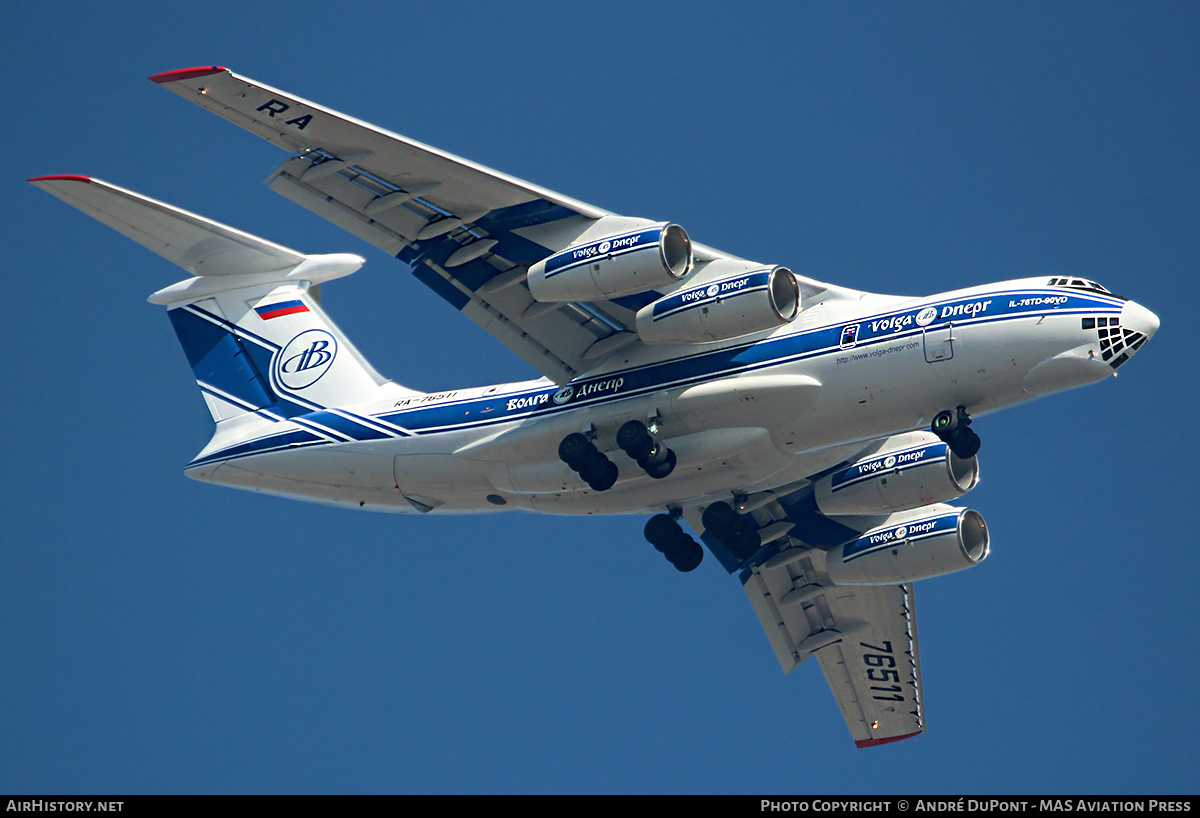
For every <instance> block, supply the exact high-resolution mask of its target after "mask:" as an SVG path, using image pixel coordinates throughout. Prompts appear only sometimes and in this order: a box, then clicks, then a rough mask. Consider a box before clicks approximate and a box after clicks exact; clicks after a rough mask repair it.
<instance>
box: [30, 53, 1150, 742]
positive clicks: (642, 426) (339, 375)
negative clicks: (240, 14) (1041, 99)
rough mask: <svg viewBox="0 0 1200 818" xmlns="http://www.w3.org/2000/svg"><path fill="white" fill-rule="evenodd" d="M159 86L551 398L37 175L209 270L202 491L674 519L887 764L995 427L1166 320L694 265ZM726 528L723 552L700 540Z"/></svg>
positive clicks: (669, 554) (145, 201)
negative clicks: (415, 348)
mask: <svg viewBox="0 0 1200 818" xmlns="http://www.w3.org/2000/svg"><path fill="white" fill-rule="evenodd" d="M151 79H152V80H153V81H154V82H156V83H158V84H159V85H162V86H163V87H164V88H167V89H168V90H170V91H173V92H174V93H176V94H178V95H180V96H182V97H183V98H185V99H187V100H189V101H191V102H194V103H196V104H197V105H200V106H201V107H204V108H207V109H208V110H210V111H212V112H214V113H216V114H218V115H220V116H222V117H224V118H226V119H228V120H230V121H231V122H233V123H234V124H237V125H239V126H241V127H243V128H245V129H247V130H249V131H251V132H252V133H255V134H257V135H259V136H261V137H262V138H264V139H266V140H268V141H270V142H272V143H273V144H275V145H277V146H279V147H282V148H284V149H285V150H287V151H288V152H289V156H288V158H287V159H286V160H284V162H283V163H282V164H281V165H280V166H279V167H278V168H277V169H276V171H275V172H274V174H273V175H272V177H271V180H270V187H271V189H272V190H274V191H276V192H278V193H281V194H283V195H284V196H286V197H288V198H289V199H291V200H293V201H295V202H296V203H298V204H300V205H302V206H304V207H305V208H307V209H309V210H311V211H313V212H314V213H316V214H317V215H319V216H322V217H324V218H327V219H329V220H331V221H333V222H334V223H336V224H338V225H340V226H342V227H344V228H346V229H347V230H349V231H350V232H352V233H354V234H355V235H356V236H358V237H359V238H362V239H364V240H366V241H368V242H370V243H371V244H373V245H375V246H376V247H379V248H381V249H383V250H384V251H385V252H387V253H389V254H391V255H394V256H396V257H397V258H399V259H400V260H401V261H402V262H404V263H406V264H407V265H409V266H410V267H411V269H412V272H413V275H414V276H415V277H416V278H417V279H418V280H420V281H421V282H422V283H424V284H426V285H427V286H428V287H429V288H430V289H432V290H433V291H434V292H435V293H437V295H439V296H441V298H442V299H443V300H445V301H446V302H448V303H449V304H450V305H451V306H452V307H453V308H454V309H457V310H459V311H460V312H462V313H464V314H465V315H466V316H467V317H468V318H470V319H471V320H473V321H475V322H477V323H478V324H479V325H480V326H481V327H483V328H484V329H485V330H487V331H488V332H489V333H491V334H492V335H493V336H494V337H495V338H496V339H497V340H498V341H500V342H501V343H502V344H504V345H505V346H507V347H508V348H509V349H511V350H512V351H513V352H515V353H516V354H517V355H519V356H520V357H521V358H523V359H524V360H525V361H527V362H528V363H529V364H530V365H531V366H533V367H534V369H536V370H537V371H538V372H539V373H540V375H541V376H542V377H540V378H538V379H537V380H531V381H526V382H523V383H510V384H495V385H487V386H477V387H462V388H451V389H448V390H445V391H441V392H433V393H428V392H422V391H419V390H416V389H411V388H408V387H405V386H401V385H399V384H397V383H395V382H393V381H391V380H389V379H387V378H385V377H383V376H382V375H380V374H379V373H377V372H376V371H375V370H374V369H373V368H372V367H371V365H370V364H369V363H368V362H367V360H366V358H365V357H364V356H363V355H362V354H361V353H360V352H359V351H358V350H357V349H356V348H355V347H354V345H353V344H352V343H351V342H350V340H349V339H348V338H347V337H346V336H345V335H344V334H343V333H342V332H341V331H340V330H339V329H338V328H337V326H336V325H335V324H334V323H333V321H332V320H331V319H330V317H329V316H327V315H326V314H325V312H324V311H323V310H322V308H321V305H320V303H319V301H318V299H317V297H316V293H317V289H316V285H318V284H322V283H323V282H326V281H331V280H333V279H336V278H339V277H341V276H345V275H349V274H351V273H353V272H355V271H356V270H357V269H358V268H359V267H360V266H361V265H362V264H363V263H364V260H363V259H362V258H361V257H359V256H356V255H350V254H333V255H306V254H304V253H300V252H297V251H295V250H292V249H290V248H287V247H282V246H280V245H277V244H274V243H272V242H270V241H267V240H265V239H260V238H258V237H256V236H252V235H250V234H248V233H244V232H242V231H240V230H236V229H234V228H231V227H228V226H225V225H222V224H218V223H217V222H214V221H211V220H209V219H206V218H204V217H202V216H198V215H196V214H194V213H189V212H187V211H184V210H180V209H179V208H176V207H174V206H172V205H168V204H165V203H163V202H159V201H156V200H154V199H150V198H148V197H146V196H143V195H141V194H138V193H134V192H132V191H129V190H125V189H123V188H120V187H117V186H116V185H112V184H109V183H107V182H103V181H100V180H98V179H93V178H89V177H85V176H44V177H38V178H36V179H32V180H30V181H31V182H33V183H34V184H36V185H37V186H39V187H41V188H42V189H44V190H46V191H47V192H49V193H51V194H53V195H55V196H57V197H59V198H60V199H63V200H64V201H66V202H67V203H68V204H71V205H73V206H74V207H77V208H78V209H80V210H82V211H83V212H85V213H87V214H88V215H90V216H93V217H94V218H97V219H99V220H100V221H102V222H104V223H105V224H107V225H108V226H110V227H112V228H113V229H115V230H117V231H118V232H120V233H122V234H124V235H126V236H128V237H130V238H132V239H133V240H135V241H137V242H139V243H141V244H142V245H143V246H145V247H147V248H148V249H150V250H153V251H154V252H155V253H158V254H159V255H161V256H163V257H164V258H166V259H168V260H169V261H171V262H173V263H175V264H176V265H178V266H179V267H181V268H183V269H184V270H185V271H187V273H188V274H189V277H187V278H185V279H184V280H182V281H179V282H177V283H175V284H172V285H170V286H167V287H165V288H163V289H161V290H159V291H158V292H156V293H154V294H153V295H152V296H151V297H150V300H151V301H152V302H153V303H155V304H159V305H162V306H163V307H165V308H166V310H167V316H168V318H169V320H170V321H171V324H172V326H173V327H174V329H175V332H176V334H177V336H178V338H179V342H180V345H181V346H182V348H183V351H184V354H185V356H186V358H187V361H188V364H189V365H190V366H191V368H192V371H193V373H194V375H195V378H196V382H197V385H198V386H199V387H200V391H201V394H202V395H203V398H204V401H205V403H206V405H207V406H208V409H209V411H210V413H211V414H212V418H213V421H214V425H215V431H214V433H213V436H212V439H211V440H210V441H209V442H208V444H207V445H206V446H205V447H204V448H203V449H202V450H201V451H200V452H199V453H198V454H197V455H196V457H195V458H194V459H193V460H192V462H191V463H189V464H188V465H187V466H186V468H185V472H186V474H187V475H188V476H190V477H193V478H195V479H197V480H202V481H206V482H210V483H219V484H222V485H226V486H234V487H238V488H245V489H250V490H254V491H260V492H266V493H270V494H276V495H280V496H284V497H290V498H295V499H301V500H308V501H313V502H320V503H327V504H332V505H341V506H347V507H353V508H367V509H373V510H379V511H394V512H409V513H419V514H446V513H466V512H483V511H502V510H514V509H524V510H527V511H538V512H548V513H557V514H597V513H601V514H643V515H650V516H649V519H648V520H647V521H646V523H645V528H644V535H645V537H646V539H647V540H648V541H649V542H650V544H651V545H653V546H654V548H655V549H657V550H658V551H659V552H660V553H661V554H662V555H663V556H664V557H665V558H666V560H667V561H668V562H670V563H671V564H672V565H674V566H675V567H676V568H678V569H679V570H681V571H691V570H694V569H695V568H697V567H698V566H699V565H700V564H701V562H702V560H703V558H704V555H705V553H706V552H707V553H709V554H711V555H712V557H713V558H715V560H716V562H717V563H719V564H720V565H721V566H722V567H723V568H724V569H725V570H726V571H728V572H729V573H730V574H734V575H736V576H737V577H738V578H739V580H740V582H741V584H742V587H743V588H744V590H745V592H746V595H747V598H748V599H749V601H750V604H751V605H752V606H753V608H754V610H755V612H756V613H757V614H758V616H759V619H760V621H761V622H762V625H763V629H764V632H765V634H766V636H767V639H768V641H769V643H770V644H771V647H772V649H773V650H774V652H775V655H776V658H777V659H778V661H779V663H780V665H781V666H782V667H783V669H784V670H785V671H791V670H792V669H793V668H795V667H796V666H798V665H799V664H800V663H801V662H803V661H804V660H805V659H807V658H809V657H811V656H815V657H816V659H817V661H818V663H819V664H820V666H821V668H822V670H823V671H824V673H825V677H826V680H827V681H828V683H829V686H830V689H831V690H832V691H833V693H834V696H835V698H836V700H837V702H838V705H839V707H840V709H841V711H842V715H843V716H844V718H845V720H846V723H847V726H848V727H849V729H850V733H851V736H852V737H853V739H854V741H855V742H856V744H858V746H860V747H866V746H874V745H879V744H886V743H889V742H893V741H897V740H899V739H902V738H908V737H910V736H914V735H917V734H919V733H921V732H923V731H924V730H925V729H926V721H925V702H924V697H923V694H922V679H921V662H920V650H919V641H918V637H917V624H916V603H915V598H914V592H913V582H914V581H915V580H918V579H923V578H926V577H931V576H936V575H939V574H945V573H950V572H953V571H958V570H963V569H966V568H970V567H973V566H975V565H977V564H979V563H980V562H982V561H983V560H984V559H985V558H986V557H987V555H988V553H989V550H990V546H991V543H990V536H989V532H988V528H987V525H986V523H985V522H984V519H983V517H982V516H981V515H980V514H979V512H977V511H974V510H972V509H966V508H961V507H956V506H951V505H948V503H949V502H950V501H953V500H956V499H958V498H960V497H962V496H964V495H965V494H966V493H967V492H969V491H970V490H971V489H973V488H974V487H975V485H976V484H977V482H978V480H979V462H978V457H977V452H978V451H979V449H980V445H981V441H980V437H979V435H978V434H977V433H976V431H975V429H974V428H972V423H973V421H974V420H975V419H977V418H978V417H980V416H981V415H984V414H986V413H988V412H992V411H995V410H997V409H1002V408H1005V407H1007V406H1011V405H1014V404H1017V403H1021V402H1023V401H1026V400H1030V399H1032V398H1034V397H1038V396H1041V395H1046V394H1049V393H1052V392H1057V391H1061V390H1064V389H1070V388H1072V387H1076V386H1082V385H1085V384H1089V383H1096V382H1099V381H1102V380H1106V379H1107V378H1109V377H1111V376H1112V375H1114V374H1115V373H1116V371H1117V370H1118V369H1119V368H1120V367H1121V366H1123V365H1124V364H1125V363H1127V362H1128V361H1129V359H1130V358H1131V357H1133V356H1134V355H1136V354H1137V353H1138V352H1139V351H1140V349H1141V348H1142V346H1143V345H1144V344H1145V342H1146V341H1147V340H1148V339H1149V338H1151V337H1152V336H1153V335H1154V333H1155V331H1156V330H1157V329H1158V319H1157V318H1156V317H1155V316H1154V314H1153V313H1151V312H1150V311H1149V310H1147V309H1146V308H1144V307H1142V306H1140V305H1138V304H1136V303H1134V302H1132V301H1130V300H1128V299H1126V298H1123V297H1120V296H1116V295H1114V294H1112V293H1111V292H1109V291H1108V290H1106V289H1105V288H1104V287H1102V286H1100V285H1099V284H1097V283H1096V282H1094V281H1091V280H1088V279H1083V278H1076V277H1070V276H1055V277H1051V278H1046V277H1036V278H1024V279H1018V280H1014V281H1005V282H1000V283H997V284H989V285H985V286H979V287H971V288H966V289H961V290H955V291H953V292H947V293H940V294H937V295H933V296H929V297H925V298H914V297H907V296H891V295H879V294H874V293H865V292H858V291H855V290H850V289H846V288H843V287H837V286H834V285H832V284H827V283H824V282H820V281H814V280H812V279H809V278H806V277H804V276H800V275H797V274H795V273H793V272H792V271H791V270H790V269H788V268H787V267H783V266H779V265H777V264H770V263H764V262H760V261H751V260H747V259H740V258H736V257H732V256H729V255H727V254H724V253H721V252H719V251H717V250H714V249H712V248H709V247H706V246H704V245H702V244H698V243H695V242H694V241H693V240H692V239H691V237H689V236H688V234H687V232H686V231H685V230H684V229H683V228H682V227H681V226H680V225H677V224H674V223H671V222H668V221H656V220H650V219H640V218H629V217H625V216H620V215H617V214H613V213H609V212H607V211H605V210H602V209H600V208H596V207H594V206H592V205H589V204H586V203H584V202H580V201H577V200H575V199H571V198H569V197H566V196H563V195H561V194H558V193H555V192H553V191H550V190H546V189H544V188H541V187H538V186H536V185H533V184H530V183H528V182H524V181H522V180H520V179H516V178H514V177H511V176H507V175H505V174H502V173H499V172H497V171H494V170H491V169H489V168H486V167H483V166H481V165H478V164H475V163H473V162H469V161H467V160H464V159H461V158H459V157H456V156H452V155H450V154H448V153H445V152H444V151H439V150H437V149H435V148H432V147H429V146H427V145H423V144H421V143H419V142H416V141H413V140H411V139H407V138H405V137H402V136H399V135H397V134H393V133H389V132H387V131H384V130H381V129H378V128H375V127H373V126H371V125H368V124H366V123H364V122H361V121H359V120H356V119H353V118H351V117H348V116H345V115H343V114H339V113H337V112H335V111H331V110H329V109H327V108H324V107H322V106H320V105H316V104H314V103H312V102H309V101H307V100H304V99H301V98H299V97H296V96H293V95H290V94H286V93H284V92H282V91H279V90H277V89H274V88H271V87H269V86H266V85H263V84H261V83H257V82H255V81H253V80H250V79H247V78H245V77H241V76H238V75H237V74H234V73H233V72H231V71H229V70H227V69H225V68H221V67H219V66H206V67H200V68H191V69H184V70H180V71H171V72H168V73H166V74H159V75H156V76H154V77H151ZM685 525H686V526H687V527H688V528H690V529H691V530H692V531H693V532H695V533H697V534H699V535H700V539H701V540H702V543H703V545H701V543H698V542H697V541H696V539H695V538H694V537H693V536H692V535H691V534H689V533H687V531H686V530H685Z"/></svg>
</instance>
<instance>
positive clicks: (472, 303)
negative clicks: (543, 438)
mask: <svg viewBox="0 0 1200 818" xmlns="http://www.w3.org/2000/svg"><path fill="white" fill-rule="evenodd" d="M151 79H152V80H153V81H154V82H156V83H159V84H161V85H162V86H163V87H165V88H167V89H169V90H171V91H174V92H175V93H176V94H179V95H180V96H182V97H183V98H185V99H188V100H189V101H191V102H194V103H196V104H197V105H200V106H201V107H204V108H207V109H208V110H210V111H212V112H213V113H216V114H218V115H220V116H222V117H224V118H225V119H228V120H229V121H231V122H233V123H234V124H236V125H239V126H241V127H243V128H245V129H246V130H248V131H250V132H251V133H254V134H257V135H258V136H260V137H262V138H263V139H266V140H267V141H269V142H271V143H273V144H275V145H278V146H279V147H281V148H284V149H285V150H288V151H292V152H293V153H294V154H295V155H294V156H292V157H291V158H289V159H288V160H286V161H285V162H284V163H283V164H282V165H281V166H280V167H279V168H278V169H277V170H276V171H275V172H274V173H273V174H272V176H271V178H270V179H269V185H270V187H271V189H272V190H274V191H276V192H278V193H280V194H282V195H284V196H286V197H287V198H289V199H291V200H293V201H295V202H297V203H298V204H300V205H303V206H304V207H306V208H308V209H309V210H312V211H313V212H315V213H317V214H318V215H320V216H322V217H324V218H326V219H328V220H330V221H332V222H334V223H335V224H337V225H339V226H341V227H343V228H345V229H346V230H348V231H350V232H352V233H354V234H355V235H357V236H359V237H360V238H362V239H364V240H366V241H368V242H370V243H371V244H374V245H375V246H377V247H379V248H381V249H383V250H384V251H385V252H387V253H389V254H391V255H394V256H396V257H398V258H399V259H401V260H402V261H404V262H406V263H408V264H409V265H411V267H412V270H413V274H414V275H415V276H416V277H417V278H418V279H419V280H421V281H422V282H423V283H424V284H426V285H427V286H429V287H430V288H431V289H433V290H434V291H435V292H436V293H437V294H438V295H440V296H441V297H442V298H443V299H445V300H446V301H447V302H449V303H450V304H451V305H452V306H454V307H455V308H456V309H459V310H461V311H462V312H463V313H464V314H466V315H467V316H468V317H469V318H471V319H472V320H474V321H475V322H476V323H478V324H479V325H480V326H482V327H483V328H484V329H486V330H487V331H488V332H490V333H491V334H492V335H494V336H495V337H496V338H497V339H498V340H500V341H501V342H502V343H504V344H505V345H506V346H508V347H509V348H510V349H512V350H513V351H514V352H516V353H517V354H518V355H519V356H520V357H522V358H523V359H524V360H525V361H527V362H528V363H530V364H531V365H532V366H533V367H534V368H535V369H537V370H538V371H539V372H541V373H542V374H544V375H546V376H547V377H549V378H551V379H552V380H554V381H556V382H558V383H566V382H568V381H570V380H571V379H572V378H574V377H575V376H576V375H578V374H579V373H580V372H582V371H585V370H586V369H589V368H591V367H592V366H593V365H594V363H595V362H596V361H598V360H599V359H600V358H602V357H604V356H605V355H607V354H609V353H610V352H612V351H614V350H615V349H617V348H620V347H622V346H624V345H625V344H627V343H630V342H632V341H634V340H636V337H635V336H633V334H632V333H628V332H627V326H628V325H629V324H630V323H631V320H632V315H633V313H632V311H631V310H630V307H633V306H640V303H636V302H635V303H631V304H628V305H626V306H624V307H622V306H621V305H619V304H615V303H614V304H599V305H587V304H577V303H551V304H546V303H541V302H538V301H536V300H535V299H534V298H533V297H532V296H531V295H530V293H529V290H528V288H527V286H526V285H525V274H526V271H527V270H528V267H529V265H531V264H533V263H534V262H536V261H538V260H539V259H542V258H545V257H546V256H547V255H549V253H551V252H552V251H554V250H556V249H560V248H559V247H556V246H555V244H556V243H561V244H562V245H563V246H565V244H567V243H570V241H571V240H572V239H573V238H574V237H575V236H578V235H579V234H580V233H582V232H584V231H585V230H586V229H587V226H588V225H589V224H592V223H594V222H595V220H597V219H600V218H602V217H606V216H609V215H610V214H608V213H607V212H606V211H604V210H601V209H600V208H596V207H593V206H591V205H588V204H585V203H583V202H579V201H576V200H574V199H571V198H569V197H565V196H562V195H560V194H557V193H554V192H553V191H549V190H546V189H544V188H541V187H538V186H536V185H533V184H530V183H528V182H524V181H522V180H520V179H516V178H514V177H511V176H508V175H505V174H503V173H499V172H497V171H494V170H491V169H490V168H486V167H483V166H482V165H478V164H476V163H474V162H470V161H468V160H466V159H462V158H460V157H457V156H453V155H451V154H448V153H446V152H444V151H440V150H437V149H436V148H432V147H430V146H428V145H423V144H421V143H420V142H417V141H415V140H412V139H408V138H406V137H403V136H400V135H398V134H394V133H390V132H388V131H385V130H382V129H380V128H376V127H374V126H372V125H369V124H367V123H365V122H361V121H359V120H356V119H354V118H352V117H348V116H345V115H344V114H340V113H338V112H336V111H332V110H329V109H328V108H325V107H323V106H320V105H317V104H315V103H312V102H309V101H307V100H304V99H301V98H299V97H296V96H294V95H291V94H286V93H284V92H282V91H279V90H278V89H275V88H271V87H269V86H266V85H263V84H261V83H257V82H255V81H253V80H250V79H247V78H245V77H241V76H238V75H237V74H234V73H233V72H231V71H228V70H226V69H224V68H221V67H218V66H211V67H205V68H194V69H184V70H181V71H171V72H167V73H165V74H158V75H155V76H154V77H151ZM629 222H630V223H631V224H632V225H637V224H644V223H647V222H645V220H629ZM528 234H534V235H535V238H530V237H529V235H528Z"/></svg>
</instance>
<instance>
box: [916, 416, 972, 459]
mask: <svg viewBox="0 0 1200 818" xmlns="http://www.w3.org/2000/svg"><path fill="white" fill-rule="evenodd" d="M970 425H971V416H970V415H968V414H967V410H966V407H964V406H960V407H958V411H956V412H951V411H950V410H949V409H944V410H942V411H941V412H938V413H937V414H936V415H934V416H933V423H931V424H929V430H930V431H931V432H933V433H934V434H935V435H937V436H938V438H939V439H941V440H943V441H945V443H946V445H947V446H949V447H950V451H952V452H954V454H956V455H957V456H958V457H960V458H962V459H963V460H969V459H971V458H972V457H974V456H975V455H976V453H978V452H979V445H980V440H979V435H977V434H975V432H973V431H971V429H970V428H969V427H970Z"/></svg>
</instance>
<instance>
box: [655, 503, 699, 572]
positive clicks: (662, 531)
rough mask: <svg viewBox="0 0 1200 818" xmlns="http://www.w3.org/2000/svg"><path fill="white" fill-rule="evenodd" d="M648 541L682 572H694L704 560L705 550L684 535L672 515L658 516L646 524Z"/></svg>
mask: <svg viewBox="0 0 1200 818" xmlns="http://www.w3.org/2000/svg"><path fill="white" fill-rule="evenodd" d="M645 535H646V539H647V540H648V541H649V542H650V544H651V545H653V546H654V547H655V549H657V550H658V551H659V552H660V553H661V554H662V555H663V556H664V557H666V558H667V561H668V562H670V563H671V564H672V565H674V566H675V567H676V568H677V569H679V570H680V571H683V572H684V573H687V572H688V571H694V570H695V569H696V567H697V566H698V565H700V561H701V560H703V559H704V549H703V548H701V547H700V544H699V543H698V542H696V541H695V540H693V539H692V538H691V537H689V536H688V535H687V534H685V533H684V531H683V528H682V526H680V525H679V521H678V520H676V519H675V517H674V516H672V515H670V514H656V515H655V516H653V517H651V518H650V520H649V521H648V522H647V523H646V528H645Z"/></svg>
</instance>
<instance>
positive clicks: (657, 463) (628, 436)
mask: <svg viewBox="0 0 1200 818" xmlns="http://www.w3.org/2000/svg"><path fill="white" fill-rule="evenodd" d="M617 446H619V447H620V448H621V451H623V452H625V454H627V455H629V456H630V457H631V458H633V459H634V460H636V461H637V464H638V465H639V466H641V467H642V470H643V471H645V472H646V474H648V475H650V476H651V477H653V478H654V479H655V480H661V479H662V478H664V477H666V476H667V475H668V474H670V473H671V472H673V471H674V470H675V452H673V451H671V450H670V449H668V448H667V447H666V444H664V443H663V442H662V441H660V440H656V439H655V437H654V434H653V433H652V432H651V431H650V429H647V428H646V424H644V423H642V422H641V421H640V420H631V421H629V422H628V423H626V424H625V425H624V426H622V427H621V428H620V429H618V430H617Z"/></svg>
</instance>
